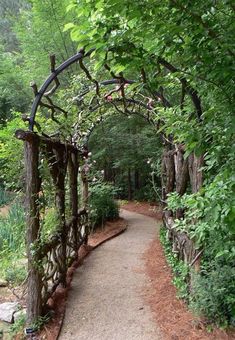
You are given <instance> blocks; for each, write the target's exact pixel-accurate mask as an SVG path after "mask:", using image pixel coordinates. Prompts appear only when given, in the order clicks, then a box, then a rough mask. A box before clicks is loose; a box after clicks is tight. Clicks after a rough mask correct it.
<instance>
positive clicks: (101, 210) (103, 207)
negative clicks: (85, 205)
mask: <svg viewBox="0 0 235 340" xmlns="http://www.w3.org/2000/svg"><path fill="white" fill-rule="evenodd" d="M114 194H115V190H114V188H113V187H112V186H111V185H110V184H105V183H102V182H98V183H97V182H96V183H95V184H93V185H92V186H91V188H90V196H89V216H90V221H91V225H92V229H94V228H95V227H97V226H100V225H102V226H103V224H104V222H105V221H107V220H113V219H115V218H117V217H118V216H119V211H118V204H117V202H116V201H115V200H114Z"/></svg>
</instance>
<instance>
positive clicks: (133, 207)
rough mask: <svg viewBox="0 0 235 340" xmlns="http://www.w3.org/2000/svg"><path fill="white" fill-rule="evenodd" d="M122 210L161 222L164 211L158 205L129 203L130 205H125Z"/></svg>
mask: <svg viewBox="0 0 235 340" xmlns="http://www.w3.org/2000/svg"><path fill="white" fill-rule="evenodd" d="M121 208H122V209H125V210H128V211H133V212H136V213H138V214H143V215H146V216H150V217H153V218H156V219H159V220H160V219H161V218H162V209H161V207H160V205H157V204H156V203H148V202H135V201H134V202H133V201H129V202H128V203H124V204H123V205H122V206H121Z"/></svg>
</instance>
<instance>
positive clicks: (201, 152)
mask: <svg viewBox="0 0 235 340" xmlns="http://www.w3.org/2000/svg"><path fill="white" fill-rule="evenodd" d="M234 11H235V7H234V4H233V1H231V0H222V1H207V2H205V1H202V0H197V1H194V2H193V3H192V2H189V1H186V0H185V1H179V0H164V1H158V0H156V1H148V0H144V1H135V2H131V1H129V0H128V1H126V3H125V6H123V4H122V3H121V2H120V1H117V0H112V1H109V2H107V1H104V0H99V1H98V0H92V1H85V0H81V1H79V2H76V1H72V0H54V1H53V0H48V1H40V0H30V1H27V0H21V1H15V0H10V1H9V0H8V1H7V0H0V90H1V91H0V92H1V93H0V123H1V126H0V166H1V173H0V206H1V207H2V208H1V215H0V257H1V262H0V278H2V279H4V280H5V281H6V282H7V284H8V285H10V286H11V287H19V286H21V285H22V286H24V287H25V291H24V292H25V294H27V289H28V298H27V299H28V300H27V304H28V314H27V324H28V325H31V326H32V324H33V325H34V327H36V326H35V324H37V327H39V326H41V324H40V322H38V320H39V317H42V316H43V317H44V316H45V315H47V314H46V312H47V300H48V297H49V296H51V294H53V292H54V290H55V289H56V287H57V286H58V285H61V284H62V285H66V282H65V281H66V280H65V277H66V271H67V268H68V267H69V265H70V264H71V262H72V261H73V260H74V259H75V258H76V256H77V251H78V248H79V247H80V246H81V245H82V244H86V242H87V237H88V234H89V232H90V231H91V230H94V229H95V228H97V227H98V226H100V225H102V224H103V223H104V221H105V220H107V219H114V218H116V217H117V216H118V205H117V199H121V200H137V201H149V202H155V203H157V204H158V205H161V206H162V209H163V227H162V231H161V241H162V245H163V247H164V249H165V251H166V254H167V257H168V258H169V259H170V261H169V262H170V263H171V265H172V267H173V271H174V273H175V278H176V280H175V283H176V286H177V288H178V291H179V295H180V296H181V298H182V299H184V300H185V302H186V303H187V304H188V306H189V308H190V309H192V310H193V311H194V313H196V314H197V315H200V316H201V317H202V318H205V319H206V320H207V322H208V323H209V324H213V325H217V326H221V327H224V328H226V327H228V328H229V327H234V325H235V267H234V263H235V261H234V260H235V195H234V191H235V176H234V168H235V164H234V163H235V162H234V151H235V147H234V145H235V144H234V131H235V120H234V112H233V110H234V56H235V48H234V33H235V29H234ZM72 56H74V57H72ZM70 57H72V59H70ZM66 60H69V61H68V62H67V63H68V64H66V63H65V64H66V65H65V64H62V63H63V62H65V61H66ZM60 64H62V65H64V66H63V67H60V66H59V65H60ZM62 71H63V72H62ZM47 77H49V78H50V77H51V79H52V80H51V81H48V83H44V81H45V79H47ZM49 78H48V79H49ZM43 83H44V85H45V84H46V85H45V86H44V87H42V88H40V87H41V85H42V84H43ZM29 84H30V86H31V89H30V88H29ZM33 100H34V104H33V107H32V102H33ZM31 108H32V109H31ZM16 131H17V132H16ZM15 134H16V137H17V138H15ZM22 140H23V141H24V143H22ZM23 144H24V145H25V147H24V145H23ZM24 158H25V162H24ZM25 202H26V203H25ZM26 234H27V242H26V243H27V244H25V235H26ZM26 253H27V256H26ZM26 257H28V259H29V268H28V273H27V270H26V267H25V258H26ZM19 259H20V261H19ZM26 278H27V279H26ZM35 282H37V285H36V284H35ZM40 320H41V319H40ZM41 323H43V321H42V322H41ZM21 326H22V325H21ZM39 328H40V327H39Z"/></svg>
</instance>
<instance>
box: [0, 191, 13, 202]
mask: <svg viewBox="0 0 235 340" xmlns="http://www.w3.org/2000/svg"><path fill="white" fill-rule="evenodd" d="M11 199H12V195H11V194H10V193H9V192H8V191H6V190H5V189H4V188H2V187H0V207H1V206H3V205H5V204H7V203H9V202H10V201H11Z"/></svg>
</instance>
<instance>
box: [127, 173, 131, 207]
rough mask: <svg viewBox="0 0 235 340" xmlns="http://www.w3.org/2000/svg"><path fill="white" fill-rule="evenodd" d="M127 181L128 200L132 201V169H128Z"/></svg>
mask: <svg viewBox="0 0 235 340" xmlns="http://www.w3.org/2000/svg"><path fill="white" fill-rule="evenodd" d="M127 180H128V200H129V201H131V200H132V185H131V169H130V168H128V175H127Z"/></svg>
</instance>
